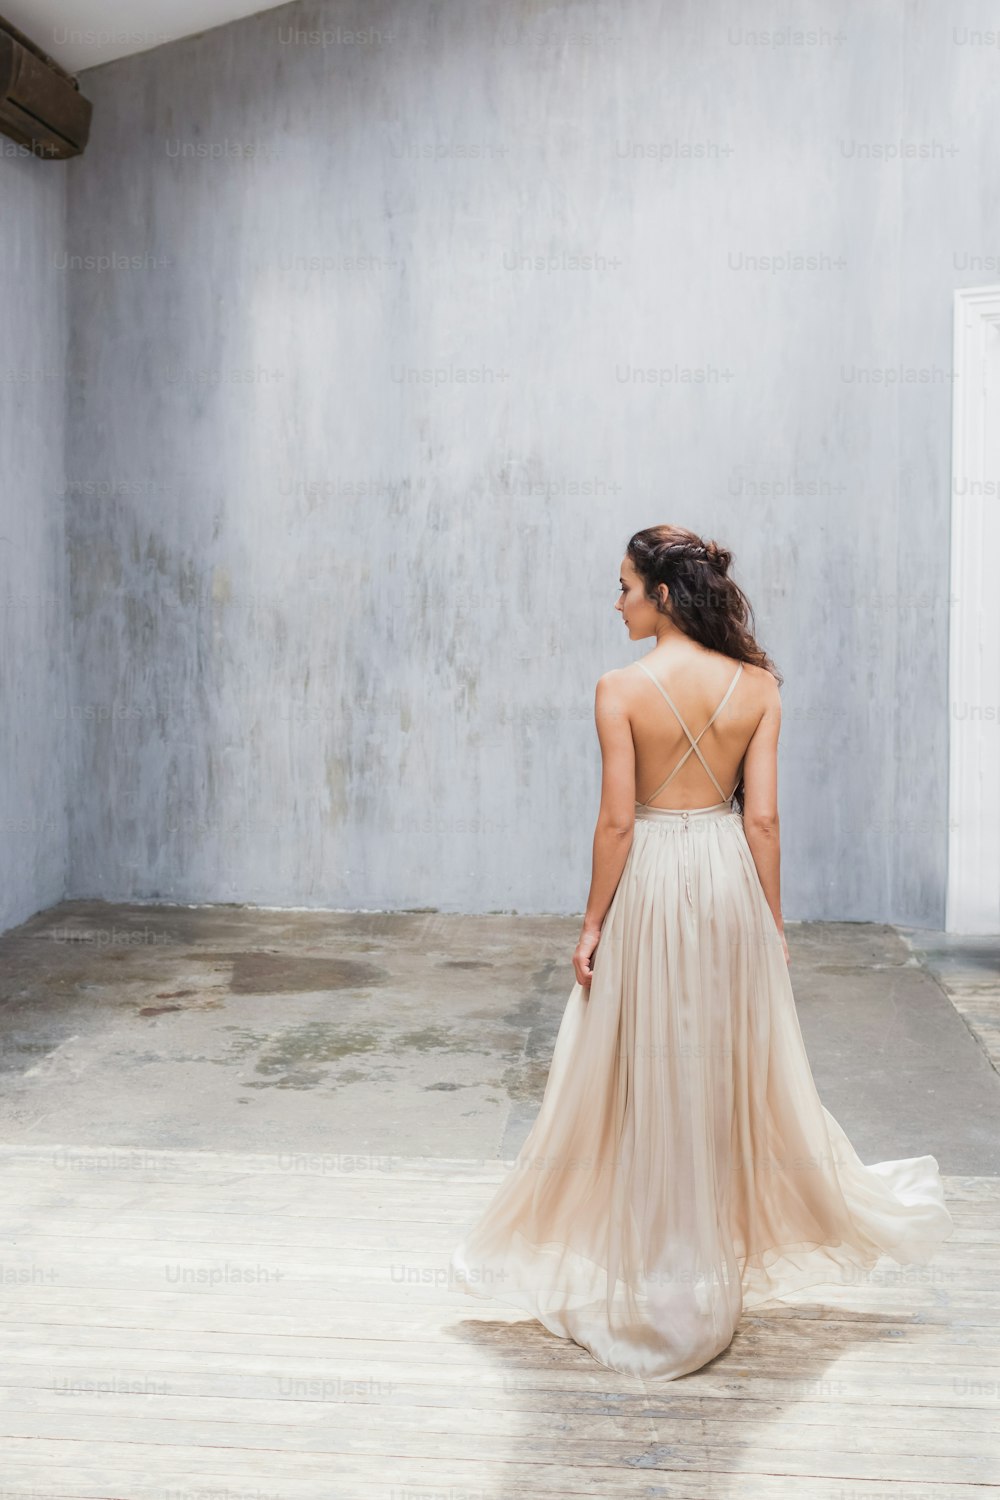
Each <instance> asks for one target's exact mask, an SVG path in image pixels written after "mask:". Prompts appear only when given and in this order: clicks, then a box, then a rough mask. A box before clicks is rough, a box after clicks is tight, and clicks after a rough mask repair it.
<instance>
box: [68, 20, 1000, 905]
mask: <svg viewBox="0 0 1000 1500" xmlns="http://www.w3.org/2000/svg"><path fill="white" fill-rule="evenodd" d="M990 22H991V10H990V8H989V7H988V6H987V5H985V4H977V3H972V0H965V3H960V4H954V5H951V6H949V7H948V8H947V11H946V12H944V11H942V9H941V8H940V7H935V6H933V5H931V4H930V3H929V0H909V3H905V4H904V3H898V4H890V5H886V6H880V7H864V8H862V7H860V6H859V5H857V4H856V3H855V4H848V3H843V4H838V3H831V0H824V3H822V4H820V3H805V4H800V5H797V6H795V7H794V8H793V9H792V10H789V9H787V8H786V7H785V6H783V5H780V4H773V5H764V4H758V5H757V6H755V7H753V8H751V11H750V12H748V9H747V7H746V6H745V5H740V4H738V3H737V0H710V3H704V0H697V3H694V0H690V3H685V0H671V3H669V4H666V3H664V4H657V3H652V0H647V3H644V4H637V5H632V6H629V7H622V6H617V5H612V4H602V3H600V0H582V3H580V4H575V5H565V6H562V7H555V8H553V7H549V6H542V5H538V4H532V3H528V0H518V3H510V4H507V5H505V6H496V7H480V6H475V7H473V6H468V5H466V4H464V3H461V0H448V3H443V4H438V3H429V0H422V3H419V4H404V3H402V0H397V3H386V0H381V3H379V0H366V3H364V4H361V3H357V4H351V3H329V4H324V3H301V4H296V5H293V6H288V7H284V8H282V9H280V10H275V11H269V12H266V13H264V14H262V15H259V16H256V17H252V18H250V19H248V20H246V21H241V22H237V23H234V24H232V25H229V26H227V27H225V28H222V29H220V30H217V31H213V32H209V33H206V34H204V35H202V36H199V37H195V38H191V39H187V40H184V41H181V42H177V43H173V44H171V45H169V46H166V47H162V48H160V49H158V50H156V51H153V52H150V53H147V54H144V55H141V56H137V57H134V58H131V59H125V60H122V61H118V62H115V63H112V64H109V65H107V66H106V67H103V68H99V69H94V70H92V71H91V72H89V73H88V74H85V75H84V76H83V81H84V84H85V87H86V89H87V92H88V93H89V94H90V96H91V97H92V98H93V101H94V106H95V109H94V131H93V138H92V144H91V146H90V147H89V149H88V152H87V154H86V156H85V157H83V158H82V160H81V161H79V162H77V163H74V164H73V166H72V169H71V171H70V182H69V189H70V191H69V239H68V245H69V248H70V251H71V253H72V254H73V255H74V256H76V257H78V259H77V260H76V261H75V262H73V263H71V266H70V269H69V275H70V278H71V306H72V351H73V363H74V366H75V367H78V368H79V369H80V370H82V371H85V372H86V381H85V383H84V382H74V383H73V385H72V388H71V401H70V432H71V452H72V455H73V458H72V467H71V476H70V477H71V481H72V491H73V503H72V506H71V509H70V512H69V542H70V564H71V572H72V594H71V601H72V619H73V632H74V667H75V671H76V694H75V696H76V699H77V705H78V708H79V710H80V714H81V717H82V716H83V715H84V714H87V715H89V717H87V718H86V719H85V720H83V722H85V723H86V729H87V733H86V740H85V743H84V745H83V754H82V756H81V759H80V763H79V766H78V770H77V780H76V783H75V792H74V795H73V797H72V799H71V851H72V866H71V881H70V891H71V894H74V895H81V896H83V895H93V894H101V895H104V896H106V897H108V898H109V899H116V900H117V899H126V898H130V897H140V898H153V897H162V898H167V899H173V900H184V901H211V900H220V899H221V900H227V899H228V900H240V901H251V902H263V903H274V904H297V905H303V906H314V905H332V906H338V907H383V906H385V907H407V906H423V907H427V906H430V907H439V908H441V909H443V910H467V911H474V910H476V911H478V910H485V911H489V910H495V909H514V910H518V911H557V912H560V911H578V910H580V909H581V908H582V905H583V902H584V899H585V896H586V891H587V886H588V882H589V875H590V848H591V837H592V832H593V820H594V816H595V814H596V811H597V806H598V792H599V771H600V757H599V749H598V745H597V740H596V735H595V732H594V727H593V691H594V683H595V681H596V679H597V677H598V676H599V675H600V674H601V673H602V672H604V671H606V670H607V669H608V668H610V667H613V666H616V665H620V664H622V663H624V662H626V661H628V660H631V659H633V658H634V657H635V656H636V655H639V654H642V653H643V652H644V651H645V650H647V649H648V645H647V644H643V645H642V646H639V647H632V646H630V645H629V643H628V642H627V640H626V638H625V637H624V634H623V627H622V626H621V623H620V620H619V617H618V616H617V614H615V613H614V611H613V607H612V606H613V603H614V600H615V597H616V590H617V582H616V580H617V575H618V571H619V561H620V558H621V555H622V551H623V548H624V544H625V542H626V540H627V538H628V536H629V535H630V533H631V532H632V531H633V530H635V529H637V528H638V527H640V526H644V525H649V524H652V523H655V522H660V521H667V520H670V521H675V522H678V523H681V524H683V525H688V526H692V527H694V528H696V529H699V530H701V531H704V532H705V533H707V534H709V535H712V536H715V537H717V538H719V539H721V540H724V541H725V542H726V543H727V545H729V546H731V547H732V548H733V550H734V551H735V553H736V558H737V575H738V577H739V578H740V580H741V582H742V583H743V585H744V587H745V588H746V590H747V591H748V593H749V595H750V597H751V599H752V601H753V602H754V604H755V606H756V610H757V623H758V634H759V637H760V638H761V640H762V642H763V643H764V644H765V646H766V647H767V648H768V649H769V650H770V651H771V653H772V655H773V656H774V657H775V659H776V660H777V662H778V664H779V666H780V667H781V668H782V670H783V672H784V674H785V678H786V682H785V688H784V702H785V728H784V732H783V748H782V762H781V774H782V791H781V807H782V820H783V851H784V862H783V891H784V895H785V903H784V904H785V912H786V915H787V916H788V917H789V918H790V919H794V918H796V917H812V918H822V917H830V918H855V919H876V920H892V921H900V922H904V923H914V924H917V925H921V924H926V925H930V926H940V925H941V924H942V923H943V916H944V879H945V856H946V833H947V830H946V822H947V801H946V798H947V713H946V704H947V691H946V689H947V683H946V668H947V628H948V522H949V494H948V487H949V486H948V448H949V422H950V376H949V370H950V360H951V347H950V337H951V294H952V289H953V288H954V287H955V286H963V285H975V284H979V283H982V282H984V281H990V280H995V279H997V277H996V273H995V270H993V269H991V270H988V271H987V272H986V273H985V274H984V273H983V270H982V269H981V267H979V266H976V265H974V264H970V265H965V266H964V267H963V266H962V265H960V264H959V263H958V260H959V257H960V254H961V253H962V252H968V253H969V254H971V255H973V256H979V257H983V256H984V255H989V254H990V253H991V252H994V251H995V250H996V249H997V246H998V244H1000V234H998V231H1000V203H998V198H997V189H996V178H995V172H994V170H993V160H992V151H993V143H994V142H995V140H996V139H997V130H996V127H997V124H998V111H1000V94H998V92H997V90H996V86H995V69H996V66H997V49H996V48H991V47H990V46H988V45H979V44H976V43H975V42H974V41H970V40H968V37H966V39H965V40H963V39H962V32H963V28H967V27H976V26H979V27H989V26H990ZM324 29H325V31H326V33H327V34H326V35H323V32H324ZM956 252H958V254H956ZM573 257H578V258H588V257H589V258H591V259H590V260H589V261H587V260H586V259H585V260H584V263H583V264H578V263H577V262H575V261H574V260H573V259H572V258H573ZM789 257H803V258H804V260H802V261H801V262H800V261H798V260H792V261H791V263H789V261H788V258H789ZM109 258H110V259H109ZM768 258H772V259H770V260H769V259H768ZM775 258H776V259H775ZM901 367H906V369H904V370H902V371H901ZM907 372H909V373H907Z"/></svg>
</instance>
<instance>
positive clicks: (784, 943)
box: [778, 927, 791, 964]
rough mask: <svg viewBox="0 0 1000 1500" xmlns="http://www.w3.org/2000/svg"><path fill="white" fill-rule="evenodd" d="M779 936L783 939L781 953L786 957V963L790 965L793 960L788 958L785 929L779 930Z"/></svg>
mask: <svg viewBox="0 0 1000 1500" xmlns="http://www.w3.org/2000/svg"><path fill="white" fill-rule="evenodd" d="M778 936H779V937H780V939H781V951H782V952H783V953H784V955H785V963H786V964H790V963H791V959H790V958H789V956H788V944H787V943H786V942H785V929H784V928H783V927H779V928H778Z"/></svg>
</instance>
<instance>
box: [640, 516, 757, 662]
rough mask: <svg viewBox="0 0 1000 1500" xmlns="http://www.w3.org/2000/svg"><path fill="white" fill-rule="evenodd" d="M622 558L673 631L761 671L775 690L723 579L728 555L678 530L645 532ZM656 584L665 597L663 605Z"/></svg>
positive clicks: (736, 592) (738, 596) (735, 587)
mask: <svg viewBox="0 0 1000 1500" xmlns="http://www.w3.org/2000/svg"><path fill="white" fill-rule="evenodd" d="M625 554H626V556H627V557H629V558H630V559H631V562H632V566H633V567H634V568H635V570H636V572H637V573H638V574H639V576H640V577H641V578H642V580H643V582H644V583H645V585H646V597H647V599H649V600H650V602H651V603H652V604H655V605H656V608H657V609H658V610H659V611H660V613H661V614H664V615H666V616H667V617H668V619H671V620H672V621H673V622H674V624H675V625H676V626H677V628H678V630H682V631H683V632H684V634H685V635H688V636H690V637H691V639H692V640H694V641H697V642H698V643H699V645H702V646H707V647H708V648H709V650H710V651H719V652H721V654H722V655H723V656H731V657H732V658H733V660H734V661H745V662H750V663H751V664H752V665H753V666H755V667H765V668H766V669H767V671H769V672H770V673H772V675H773V676H774V677H775V679H776V680H777V682H778V685H779V686H780V685H781V683H782V682H783V680H784V679H783V678H782V676H781V673H780V672H779V671H778V670H777V668H776V667H775V665H774V663H773V662H772V660H771V658H770V657H769V656H768V655H767V653H766V652H765V651H764V650H763V649H762V648H761V647H760V646H758V644H757V642H756V641H755V639H754V635H753V626H754V615H753V609H752V608H751V606H750V601H749V599H748V598H747V597H746V595H745V594H744V592H743V590H742V589H741V588H740V586H739V584H738V583H736V581H735V579H733V578H730V577H729V569H730V567H731V565H732V561H733V554H732V553H731V552H727V551H726V549H725V547H720V546H719V544H718V543H717V542H706V541H704V540H703V539H702V538H701V537H700V536H697V535H696V534H695V533H694V532H693V531H686V530H685V529H684V528H683V527H682V526H648V527H646V529H645V530H644V531H637V532H636V533H635V535H634V536H633V537H631V538H630V540H629V543H628V546H627V547H626V548H625ZM661 583H665V584H666V585H667V588H668V589H669V591H670V592H669V595H668V597H667V600H666V602H665V603H664V601H663V599H662V598H661V596H660V593H659V586H660V584H661Z"/></svg>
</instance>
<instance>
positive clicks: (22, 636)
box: [0, 137, 73, 931]
mask: <svg viewBox="0 0 1000 1500" xmlns="http://www.w3.org/2000/svg"><path fill="white" fill-rule="evenodd" d="M65 171H66V169H65V166H64V165H63V164H62V163H60V162H52V161H42V160H36V159H35V158H34V157H32V156H31V155H30V153H28V152H26V151H24V150H23V148H21V147H18V146H16V145H15V144H14V142H13V141H9V140H7V139H6V138H5V137H0V284H2V286H3V289H4V298H3V352H2V354H0V602H2V614H0V726H2V729H0V746H2V756H0V761H2V766H0V931H2V930H4V929H5V928H7V927H11V926H14V925H15V924H16V923H18V922H22V921H24V920H26V919H27V918H28V917H30V916H32V915H33V914H34V913H35V912H36V911H39V910H41V909H42V908H44V907H46V906H50V905H51V904H52V903H53V902H54V901H58V900H59V899H60V897H61V896H62V894H63V891H64V889H65V882H66V873H67V821H66V776H67V767H68V765H69V763H70V756H71V750H72V744H71V742H72V733H73V729H72V723H71V720H70V718H69V715H68V698H67V683H68V673H67V668H68V661H69V653H68V649H67V635H66V631H67V613H66V548H65V537H64V534H63V515H64V503H63V502H64V495H63V488H64V471H63V440H64V426H65V423H64V418H65V401H64V389H65V377H66V331H67V322H66V278H65V277H64V276H63V275H62V273H61V271H60V270H59V267H58V258H59V256H60V255H61V253H62V251H63V249H64V245H65Z"/></svg>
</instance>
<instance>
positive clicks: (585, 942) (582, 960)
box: [573, 927, 601, 990]
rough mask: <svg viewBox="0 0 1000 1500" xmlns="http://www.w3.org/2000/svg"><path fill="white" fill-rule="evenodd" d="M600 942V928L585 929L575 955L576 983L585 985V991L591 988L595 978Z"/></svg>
mask: <svg viewBox="0 0 1000 1500" xmlns="http://www.w3.org/2000/svg"><path fill="white" fill-rule="evenodd" d="M600 940H601V929H600V928H599V927H584V929H583V931H582V932H581V933H580V941H579V942H578V943H577V945H576V949H575V951H574V953H573V968H574V970H575V972H576V982H577V984H581V985H583V988H584V989H585V990H587V989H589V988H590V981H591V980H592V979H593V977H594V953H595V951H596V949H597V945H598V943H599V942H600Z"/></svg>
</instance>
